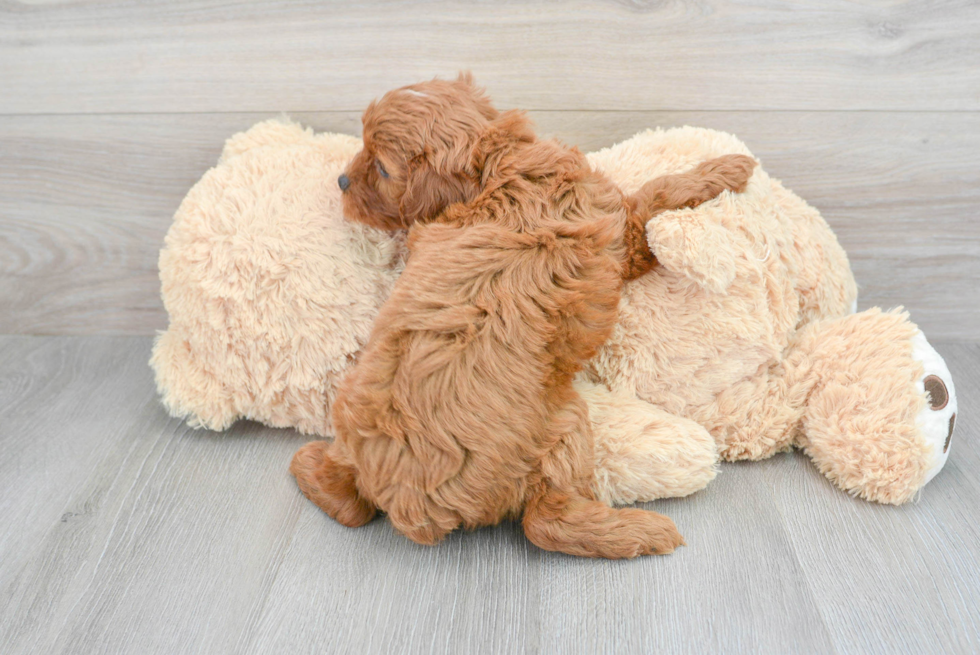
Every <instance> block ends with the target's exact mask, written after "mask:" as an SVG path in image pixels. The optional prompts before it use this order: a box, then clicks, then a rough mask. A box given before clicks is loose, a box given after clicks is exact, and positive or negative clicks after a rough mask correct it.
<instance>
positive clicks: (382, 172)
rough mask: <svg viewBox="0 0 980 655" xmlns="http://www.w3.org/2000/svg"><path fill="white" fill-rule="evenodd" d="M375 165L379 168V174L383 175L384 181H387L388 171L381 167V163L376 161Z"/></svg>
mask: <svg viewBox="0 0 980 655" xmlns="http://www.w3.org/2000/svg"><path fill="white" fill-rule="evenodd" d="M374 163H375V164H376V165H377V166H378V173H380V174H381V177H383V178H384V179H386V180H387V179H388V171H386V170H385V167H384V166H382V165H381V162H379V161H376V162H374Z"/></svg>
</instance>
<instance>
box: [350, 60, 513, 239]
mask: <svg viewBox="0 0 980 655" xmlns="http://www.w3.org/2000/svg"><path fill="white" fill-rule="evenodd" d="M498 116H499V113H498V112H497V110H496V109H494V108H493V105H491V104H490V101H489V100H488V99H487V97H486V96H485V95H484V93H483V91H482V90H481V89H478V88H476V87H475V86H474V85H473V80H472V78H471V77H470V75H469V74H463V75H460V76H459V78H458V79H457V80H455V81H445V80H432V81H430V82H423V83H421V84H413V85H411V86H406V87H403V88H401V89H396V90H394V91H390V92H388V93H386V94H385V95H384V96H383V97H382V98H381V99H380V100H377V101H375V102H372V103H371V105H370V106H369V107H368V108H367V110H366V111H365V112H364V116H363V119H362V121H363V124H364V132H363V138H364V149H363V150H361V151H360V152H359V153H358V154H357V155H356V156H355V157H354V159H353V160H352V161H351V163H350V164H349V165H348V167H347V170H346V171H345V172H344V174H343V175H341V176H340V179H339V180H338V183H339V184H340V188H341V189H342V190H343V192H344V195H343V198H344V214H345V215H346V216H347V217H348V218H349V219H352V220H356V221H360V222H362V223H367V224H368V225H372V226H374V227H378V228H381V229H387V230H393V229H399V228H407V227H409V226H411V225H412V224H413V223H415V222H416V221H422V222H425V221H427V220H430V219H432V218H434V217H435V216H436V215H437V214H439V212H441V211H442V210H443V209H445V208H446V207H447V206H449V205H450V204H452V203H455V202H466V201H468V200H471V199H472V198H474V197H475V196H476V195H477V194H478V193H479V190H480V175H479V171H478V169H477V165H478V162H477V161H476V159H475V152H476V150H477V145H478V144H479V142H480V140H481V136H482V135H484V133H485V132H486V130H487V128H488V127H489V126H490V125H491V123H492V122H493V121H494V120H495V119H497V118H498Z"/></svg>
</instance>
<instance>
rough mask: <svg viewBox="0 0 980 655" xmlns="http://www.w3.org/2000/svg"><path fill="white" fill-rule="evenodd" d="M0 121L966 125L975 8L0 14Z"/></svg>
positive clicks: (112, 7) (763, 2)
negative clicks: (776, 119) (895, 115)
mask: <svg viewBox="0 0 980 655" xmlns="http://www.w3.org/2000/svg"><path fill="white" fill-rule="evenodd" d="M0 12H2V13H0V61H3V62H10V65H4V66H0V88H2V89H4V93H3V95H2V98H0V113H6V114H9V113H71V112H86V113H94V112H118V111H127V112H148V111H166V112H188V111H198V112H199V111H239V110H254V111H276V110H288V111H311V110H315V111H323V110H359V109H360V108H361V107H363V106H364V105H365V104H366V102H367V101H368V100H369V99H370V98H371V97H372V96H374V95H376V94H378V93H379V92H382V91H384V90H387V89H388V88H391V87H394V86H400V85H402V84H405V83H409V82H414V81H418V80H420V79H425V78H429V77H431V76H432V75H433V74H436V73H438V74H442V75H454V74H455V73H456V71H457V70H459V69H461V68H470V69H472V70H473V71H474V72H475V73H476V75H477V78H478V80H480V81H482V82H483V83H484V84H486V85H487V86H488V87H489V88H490V90H491V91H492V92H493V93H494V95H495V96H497V97H498V98H499V99H500V100H501V102H503V103H505V104H508V105H517V106H522V107H527V108H530V109H633V110H651V109H672V110H694V109H725V110H730V109H833V110H838V109H906V110H913V109H914V110H927V109H931V110H976V109H980V93H978V89H980V7H978V5H977V4H976V3H974V2H947V3H943V5H942V6H941V7H937V6H936V5H935V4H934V3H930V2H926V1H924V0H915V1H889V2H878V3H872V4H861V3H853V2H847V1H846V0H832V1H829V0H808V1H806V2H785V1H781V0H754V1H752V2H739V1H737V0H723V1H718V2H712V3H702V2H693V1H685V2H655V1H652V0H636V1H631V2H604V1H601V0H575V1H574V2H557V1H555V0H552V1H548V2H535V3H517V2H506V3H473V2H458V1H454V0H432V1H427V2H420V1H414V2H396V3H393V2H384V1H382V0H370V1H369V2H358V3H346V4H345V3H339V4H338V3H320V2H310V1H309V0H292V1H290V2H261V3H248V4H234V5H229V4H227V3H225V2H220V1H219V0H183V1H179V2H166V3H158V2H136V1H132V0H113V1H108V2H99V3H89V2H85V3H81V2H69V3H61V2H59V3H48V2H29V3H19V2H5V3H3V4H2V5H0Z"/></svg>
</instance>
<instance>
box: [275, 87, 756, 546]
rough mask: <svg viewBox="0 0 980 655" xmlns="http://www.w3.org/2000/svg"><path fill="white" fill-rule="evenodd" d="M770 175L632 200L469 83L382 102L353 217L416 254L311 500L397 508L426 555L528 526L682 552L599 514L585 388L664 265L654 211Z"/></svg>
mask: <svg viewBox="0 0 980 655" xmlns="http://www.w3.org/2000/svg"><path fill="white" fill-rule="evenodd" d="M753 166H754V162H752V160H751V159H749V158H747V157H744V156H735V157H730V158H727V159H722V160H714V161H713V162H709V164H708V165H702V166H699V167H698V168H697V169H695V171H694V173H693V174H691V175H690V176H673V177H670V178H668V179H667V180H666V181H663V182H655V183H652V184H648V185H645V186H644V187H643V188H642V189H641V190H640V192H639V193H638V194H637V195H636V196H635V197H634V198H632V199H630V201H629V202H627V200H626V199H625V198H624V197H623V195H622V193H621V192H620V191H619V189H618V188H617V187H616V186H615V185H614V184H613V183H612V182H611V181H609V180H608V178H606V177H605V176H603V175H602V174H600V173H598V172H597V171H595V170H594V169H592V167H591V166H589V164H588V163H587V161H586V159H585V157H584V156H583V155H582V154H581V153H579V152H578V150H576V149H574V148H568V147H566V146H563V145H562V144H560V143H558V142H557V141H540V140H538V139H537V138H536V137H535V135H534V133H533V132H532V130H531V129H530V125H529V123H528V121H527V119H526V118H525V117H524V115H523V114H522V113H520V112H505V113H503V114H498V112H497V111H496V110H495V109H494V108H493V107H492V106H491V104H490V102H489V101H488V100H487V99H486V97H485V96H484V95H483V94H482V92H480V91H479V90H478V89H477V88H475V87H474V86H473V85H472V83H471V81H470V80H469V79H468V78H466V77H461V78H460V79H459V80H457V81H455V82H446V81H441V80H435V81H432V82H426V83H423V84H417V85H413V86H411V87H406V88H403V89H398V90H395V91H392V92H390V93H388V94H386V95H385V96H384V97H383V98H382V99H381V100H380V101H379V102H377V103H372V105H371V106H370V107H369V108H368V110H367V111H366V112H365V114H364V149H363V150H362V151H361V152H360V153H359V154H358V155H357V156H356V157H355V158H354V160H353V162H352V163H351V165H350V166H349V167H348V170H347V172H346V173H345V175H344V176H343V177H341V178H340V180H339V184H340V186H341V188H342V189H344V209H345V214H346V215H347V216H348V217H349V218H352V219H355V220H360V221H362V222H365V223H368V224H371V225H373V226H376V227H381V228H388V229H398V228H406V227H408V228H410V231H409V250H410V253H411V254H410V256H409V260H408V264H407V266H406V268H405V271H404V272H403V273H402V276H401V278H400V279H399V280H398V283H397V284H396V285H395V288H394V290H393V292H392V294H391V296H390V297H389V299H388V301H387V302H386V303H385V305H384V306H383V307H382V309H381V312H380V313H379V315H378V318H377V319H376V321H375V326H374V330H373V332H372V335H371V338H370V340H369V342H368V344H367V346H366V347H365V349H364V351H363V353H362V355H361V358H360V359H359V361H358V362H357V364H356V365H355V366H354V368H353V370H352V371H351V372H350V373H349V374H348V376H347V378H346V379H345V380H344V382H343V383H342V385H341V387H340V391H339V393H338V396H337V399H336V401H335V403H334V406H333V425H334V429H335V431H336V438H335V440H334V442H333V443H332V444H330V445H329V446H323V445H322V444H312V445H311V446H308V447H306V448H304V449H303V450H301V451H300V453H298V454H297V456H296V458H295V459H294V461H293V465H292V468H291V470H292V472H293V473H294V475H295V476H296V478H297V481H298V482H299V484H300V487H301V488H302V489H303V491H304V493H306V495H307V496H308V497H309V498H310V499H311V500H313V501H314V502H315V503H317V505H319V506H320V507H321V508H322V509H323V510H324V511H326V512H327V513H328V514H329V515H330V516H332V517H334V518H335V519H337V520H338V521H340V522H341V523H344V524H345V525H349V526H358V525H362V524H363V523H365V522H367V521H368V520H370V519H371V518H372V517H373V515H374V513H375V509H376V508H379V509H382V510H384V511H385V512H386V513H387V515H388V518H389V519H390V520H391V522H392V523H393V524H394V525H395V527H396V528H397V529H398V530H399V531H400V532H402V533H404V534H405V535H407V536H408V537H409V538H411V539H413V540H414V541H418V542H420V543H425V544H430V543H435V542H437V541H439V540H440V539H442V537H443V536H445V535H446V534H447V533H448V532H450V531H451V530H454V529H456V528H457V527H460V526H462V527H467V528H474V527H478V526H483V525H492V524H495V523H498V522H499V521H501V520H503V519H505V518H509V517H510V518H514V517H517V516H522V517H523V518H522V521H523V525H524V531H525V534H526V535H527V536H528V538H529V539H530V540H531V541H532V542H534V543H535V544H537V545H538V546H540V547H542V548H545V549H547V550H559V551H563V552H566V553H570V554H574V555H585V556H599V557H611V558H622V557H634V556H636V555H643V554H649V553H665V552H671V551H672V550H673V549H674V548H675V547H676V546H677V545H679V544H680V543H682V540H681V537H680V534H679V533H678V532H677V530H676V528H675V527H674V524H673V522H672V521H670V520H669V519H668V518H666V517H663V516H661V515H659V514H655V513H653V512H647V511H643V510H637V509H619V510H617V509H611V508H609V507H608V506H606V505H604V504H602V503H600V502H598V501H596V500H595V498H594V496H593V493H592V490H591V482H592V478H593V465H594V461H595V459H594V446H593V435H592V430H591V425H590V423H589V417H588V409H587V407H586V405H585V402H584V401H583V400H582V398H581V396H579V395H578V393H577V392H576V391H575V389H574V387H573V380H574V377H575V374H576V373H577V372H578V371H579V370H580V369H581V365H582V362H584V361H586V360H588V359H589V358H591V357H592V356H593V355H594V354H595V352H596V349H597V348H598V347H599V346H601V345H602V343H603V342H604V341H605V340H606V338H607V337H608V335H609V333H610V331H611V330H612V327H613V325H614V324H615V321H616V313H617V307H618V303H619V290H620V287H621V285H622V278H623V277H624V276H626V277H636V276H637V275H639V274H641V273H643V272H645V271H646V270H648V269H649V268H651V267H652V265H653V262H654V261H655V260H654V258H653V257H652V256H651V255H650V251H649V248H648V246H647V245H646V243H645V240H643V239H637V238H635V237H634V238H632V239H628V238H627V236H626V235H627V234H629V233H631V232H632V233H634V234H635V233H640V234H642V226H643V225H644V224H645V223H646V219H647V218H649V216H650V213H651V212H650V211H648V207H649V206H654V205H655V206H656V209H658V210H659V209H673V208H676V207H678V206H695V205H697V204H700V203H701V202H703V201H704V200H708V199H710V198H711V197H714V196H715V195H717V194H718V193H720V192H721V191H723V190H726V189H727V190H731V189H735V190H738V189H741V188H743V187H744V185H745V183H746V181H747V179H748V176H749V175H750V174H751V170H752V168H753ZM671 201H674V202H673V203H672V204H669V203H671ZM657 203H660V204H659V205H658V204H657ZM641 212H642V214H641ZM628 243H632V244H634V245H635V246H639V247H640V249H641V252H640V253H632V252H629V251H628V247H627V246H628Z"/></svg>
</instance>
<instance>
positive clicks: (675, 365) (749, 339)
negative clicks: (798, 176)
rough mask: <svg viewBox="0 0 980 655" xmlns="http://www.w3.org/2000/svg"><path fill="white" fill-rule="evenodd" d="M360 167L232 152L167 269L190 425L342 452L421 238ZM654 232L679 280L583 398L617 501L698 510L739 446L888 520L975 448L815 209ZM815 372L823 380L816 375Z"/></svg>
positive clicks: (758, 207) (243, 145) (645, 282)
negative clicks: (355, 170) (384, 220)
mask: <svg viewBox="0 0 980 655" xmlns="http://www.w3.org/2000/svg"><path fill="white" fill-rule="evenodd" d="M360 148H361V142H360V140H359V139H355V138H353V137H349V136H343V135H332V134H319V135H317V134H314V133H313V132H312V131H310V130H304V129H302V128H301V127H300V126H298V125H296V124H295V123H289V122H284V121H266V122H264V123H260V124H258V125H256V126H255V127H253V128H252V129H250V130H249V131H247V132H245V133H242V134H239V135H236V136H235V137H233V138H232V139H230V140H229V141H228V143H227V145H226V147H225V151H224V153H223V155H222V158H221V161H220V162H219V164H218V166H216V167H215V168H214V169H212V170H211V171H209V172H208V173H207V174H206V175H205V176H204V177H203V178H202V179H201V180H200V182H199V183H198V184H197V185H195V187H194V189H193V190H192V191H191V192H190V193H189V194H188V196H187V198H186V199H185V200H184V202H183V203H182V204H181V207H180V209H179V210H178V211H177V214H176V215H175V217H174V223H173V225H172V226H171V228H170V231H169V233H168V236H167V245H166V247H165V248H164V250H163V252H161V257H160V275H161V279H162V281H163V298H164V303H165V305H166V307H167V310H168V312H169V313H170V325H169V327H168V329H167V330H166V332H164V333H162V334H161V335H160V337H159V338H158V340H157V343H156V344H155V347H154V353H153V359H152V362H151V363H152V365H153V367H154V369H155V371H156V376H157V384H158V388H159V390H160V393H161V397H162V399H163V401H164V403H165V404H166V406H167V407H168V408H169V409H170V411H171V412H172V413H174V414H175V415H178V416H183V417H185V418H187V419H188V421H189V422H191V423H192V424H193V425H198V426H203V427H208V428H211V429H217V430H220V429H223V428H225V427H227V426H228V425H230V424H231V423H233V422H234V421H235V420H237V419H239V418H250V419H254V420H259V421H262V422H264V423H267V424H269V425H273V426H277V427H296V428H298V429H299V430H301V431H303V432H306V433H310V434H317V435H321V436H324V437H330V436H331V435H332V431H331V427H330V423H329V415H328V412H327V411H326V410H328V409H329V405H330V403H331V401H332V399H333V398H334V397H335V394H336V388H337V385H338V384H339V382H340V380H341V379H342V377H343V375H344V374H345V373H346V371H347V370H349V369H350V367H351V365H352V363H353V362H354V361H355V360H356V358H357V356H358V353H359V352H360V350H361V348H362V347H363V345H364V344H365V343H366V341H367V338H368V335H369V334H370V329H371V325H372V324H373V321H374V318H375V316H376V315H377V313H378V310H379V308H380V307H381V305H382V304H383V302H384V300H385V299H386V298H387V296H388V294H389V293H390V290H391V288H392V286H393V285H394V282H395V280H396V279H397V278H398V276H399V274H400V272H401V270H402V267H403V264H404V262H403V258H404V252H405V251H404V244H403V239H402V238H401V237H400V236H398V235H396V234H390V233H387V232H383V231H380V230H375V229H372V228H369V227H366V226H363V225H360V224H357V223H354V222H351V221H345V220H344V219H343V217H342V215H341V210H340V207H341V192H340V189H339V188H338V186H337V177H338V175H340V173H341V172H342V171H343V170H344V166H345V165H346V164H347V162H349V161H350V159H351V157H353V156H354V155H355V153H356V152H357V151H358V150H360ZM732 152H738V153H743V154H749V152H748V150H747V149H746V148H745V146H744V145H743V144H742V143H741V142H740V141H738V139H736V138H735V137H733V136H731V135H728V134H724V133H721V132H715V131H712V130H705V129H698V128H677V129H671V130H666V131H663V130H656V131H653V130H649V131H646V132H643V133H641V134H638V135H637V136H635V137H633V138H631V139H629V140H627V141H624V142H623V143H621V144H618V145H616V146H613V147H611V148H607V149H605V150H602V151H600V152H596V153H593V154H590V155H589V156H588V159H589V161H590V163H591V164H592V165H593V166H595V167H596V168H598V169H599V170H602V171H603V172H605V173H606V174H607V175H608V176H609V177H610V178H611V179H612V180H613V181H614V182H615V183H616V184H617V185H619V186H620V187H621V188H623V189H624V190H626V191H627V192H633V191H635V190H638V189H639V188H640V187H641V186H642V185H643V184H644V183H645V182H646V181H647V180H649V179H650V178H651V177H654V176H657V175H664V174H670V173H679V172H683V171H687V170H690V169H692V168H693V167H694V166H696V165H697V164H698V163H699V162H702V161H705V160H708V159H711V158H713V157H717V156H720V155H723V154H726V153H732ZM649 228H650V229H649V234H650V236H651V238H652V242H653V244H654V247H655V250H656V251H657V254H658V258H659V266H658V267H657V268H656V269H655V270H654V271H653V272H651V273H650V274H647V275H645V276H643V277H642V278H640V279H638V280H636V281H634V282H629V283H627V284H626V285H625V287H624V289H623V295H622V298H621V300H620V306H619V317H618V320H617V325H616V327H614V329H613V333H612V337H611V338H610V340H609V341H608V342H607V343H606V344H605V345H604V346H603V347H602V348H601V349H600V351H599V353H598V355H597V357H596V358H594V359H593V360H592V364H591V365H590V366H589V367H587V372H588V374H589V377H590V378H591V379H592V380H593V381H594V383H590V382H588V381H586V380H584V379H581V376H580V379H579V380H577V381H576V388H577V389H578V391H579V393H580V395H582V397H583V398H585V399H586V401H587V404H588V406H589V415H590V419H591V421H592V424H593V430H594V432H595V450H596V452H595V457H596V466H595V477H594V480H593V484H592V486H593V489H594V491H595V494H596V496H597V498H600V499H601V500H603V501H604V502H608V503H629V502H633V501H637V500H651V499H654V498H662V497H670V496H683V495H687V494H690V493H693V492H694V491H696V490H698V489H700V488H703V487H704V486H705V485H707V484H708V483H709V482H710V481H711V480H712V479H713V478H714V475H715V461H716V459H717V457H718V455H717V451H718V448H719V447H720V448H721V450H722V451H723V452H724V454H725V457H726V458H728V459H737V458H744V457H750V458H760V457H765V456H767V455H768V454H770V453H772V452H775V451H776V450H779V449H782V448H787V447H790V446H791V445H798V446H800V447H803V448H805V449H806V451H807V452H808V453H810V454H811V456H812V457H813V458H814V461H815V462H816V463H817V465H818V467H819V468H820V470H822V471H824V472H825V473H826V474H827V475H828V477H829V478H830V479H831V480H832V481H833V482H834V483H836V484H837V485H838V486H840V487H841V488H842V489H844V490H846V491H848V492H850V493H853V494H857V495H860V496H862V497H864V498H868V499H870V500H877V501H879V502H891V503H900V502H905V501H907V500H908V499H909V498H911V497H912V496H913V495H914V494H915V493H916V491H918V490H919V489H921V488H922V487H921V485H922V483H923V482H925V481H927V480H929V479H930V478H931V477H932V476H934V475H935V474H936V472H937V471H938V470H939V468H941V465H942V463H943V462H944V461H945V457H946V456H948V454H949V452H950V451H951V449H955V444H956V438H955V435H954V434H953V433H952V426H954V425H955V414H956V411H957V410H956V393H955V388H954V386H953V381H952V379H951V377H950V375H949V371H948V369H946V367H945V365H944V364H943V362H942V358H941V357H939V355H938V354H936V353H935V351H934V350H932V349H931V348H930V347H929V345H928V342H927V341H926V340H925V338H924V337H923V336H922V334H921V332H918V331H917V330H916V329H915V326H914V325H913V324H912V323H910V322H909V321H908V320H907V318H906V317H905V316H904V314H900V313H898V314H896V313H881V312H875V311H869V312H862V313H859V314H855V315H849V313H850V312H851V311H852V307H853V302H852V301H853V298H854V295H855V292H854V281H853V279H852V276H851V272H850V269H849V267H848V264H847V258H846V256H845V255H844V253H843V251H842V250H841V248H840V246H839V245H838V244H837V241H836V239H835V238H834V236H833V233H832V232H831V230H830V229H829V227H828V226H827V225H826V223H824V221H823V220H822V219H821V218H820V216H819V214H818V213H817V212H816V210H814V209H813V208H811V207H809V206H808V205H807V204H806V203H805V202H803V201H802V200H801V199H800V198H798V197H797V196H795V195H794V194H792V193H790V192H789V191H787V190H786V189H785V188H783V186H782V185H781V184H780V183H779V182H778V181H777V180H774V179H772V178H770V177H769V176H768V175H766V173H765V172H764V171H763V170H762V169H759V168H757V169H756V170H755V172H754V174H753V176H752V179H751V180H750V182H749V185H748V187H747V189H746V190H745V192H743V193H740V194H737V195H732V194H728V193H725V194H722V196H721V197H719V198H717V199H715V200H712V201H710V202H707V203H705V204H703V205H701V206H699V207H697V208H695V209H691V210H688V209H684V210H680V211H671V212H666V213H663V214H661V215H660V216H658V217H657V218H656V219H655V220H654V221H652V222H651V224H650V226H649ZM882 328H883V329H884V332H880V331H879V330H880V329H882ZM883 334H888V335H890V336H889V337H888V338H887V339H886V338H885V337H884V336H882V335H883ZM910 334H911V335H913V336H911V338H909V335H910ZM824 339H827V340H828V341H827V344H828V346H827V347H825V348H819V347H817V346H819V344H820V343H821V342H822V340H824ZM886 341H888V342H890V344H889V345H886V343H885V342H886ZM801 346H803V347H805V348H806V349H805V350H802V351H801V350H800V347H801ZM811 352H812V353H814V356H815V357H816V358H817V361H816V362H815V363H817V364H818V365H817V366H808V367H806V368H801V367H800V366H798V365H796V363H797V362H805V361H806V360H807V359H809V358H810V355H809V353H811ZM803 354H805V355H806V356H805V357H801V355H803ZM869 358H871V359H869ZM787 362H788V363H789V367H788V368H789V369H792V370H794V374H793V375H792V377H788V378H787V377H786V375H785V371H787ZM862 362H864V363H862ZM930 389H932V390H934V391H930ZM937 390H938V391H937ZM942 390H945V391H946V394H945V398H941V396H942V395H944V394H942ZM848 397H849V398H851V399H853V398H861V399H862V400H863V402H862V403H860V404H857V405H856V404H854V403H853V402H843V400H844V399H845V398H848ZM646 399H649V400H653V401H655V402H656V403H657V404H653V403H651V402H649V400H646ZM939 400H943V401H944V402H937V401H939ZM801 409H802V415H801V414H800V411H801ZM915 410H918V412H917V413H916V411H915ZM756 413H761V415H763V416H770V417H771V418H769V419H767V420H766V421H765V422H764V426H768V425H772V426H773V427H772V428H771V429H770V428H768V427H766V429H763V430H761V431H757V432H756V433H755V436H753V433H752V432H751V431H750V430H745V429H742V428H741V427H740V426H743V425H753V423H752V422H751V419H752V417H753V416H754V415H755V414H756ZM747 415H748V419H749V420H746V419H747ZM702 421H703V423H702ZM709 430H710V432H709ZM786 434H790V435H793V436H792V439H791V440H789V441H788V440H787V439H786ZM951 436H952V439H951V440H949V441H948V438H949V437H951ZM716 439H717V443H718V446H716V445H715V440H716ZM756 441H757V442H758V443H757V444H756V443H754V442H756ZM923 473H924V477H923Z"/></svg>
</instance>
